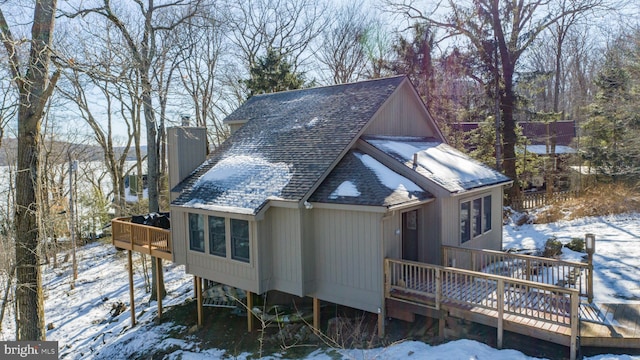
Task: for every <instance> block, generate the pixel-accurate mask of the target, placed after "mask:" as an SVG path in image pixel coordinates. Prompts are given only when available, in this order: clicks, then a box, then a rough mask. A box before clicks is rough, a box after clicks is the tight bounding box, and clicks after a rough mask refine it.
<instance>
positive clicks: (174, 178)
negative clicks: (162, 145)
mask: <svg viewBox="0 0 640 360" xmlns="http://www.w3.org/2000/svg"><path fill="white" fill-rule="evenodd" d="M167 141H168V145H167V149H168V151H167V157H168V161H169V189H172V188H173V187H174V186H176V185H178V183H180V182H181V181H182V180H184V178H186V177H187V175H189V174H191V172H192V171H193V170H195V169H196V168H197V167H198V166H200V164H202V163H203V162H204V161H205V160H206V157H207V129H205V128H191V127H171V128H167ZM174 195H177V194H172V200H173V197H175V196H174Z"/></svg>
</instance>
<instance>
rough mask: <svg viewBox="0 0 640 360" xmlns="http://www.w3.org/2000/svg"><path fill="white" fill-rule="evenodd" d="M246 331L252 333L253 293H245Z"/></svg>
mask: <svg viewBox="0 0 640 360" xmlns="http://www.w3.org/2000/svg"><path fill="white" fill-rule="evenodd" d="M247 329H248V331H249V332H252V331H253V293H252V292H251V291H247Z"/></svg>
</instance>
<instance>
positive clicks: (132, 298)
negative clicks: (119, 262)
mask: <svg viewBox="0 0 640 360" xmlns="http://www.w3.org/2000/svg"><path fill="white" fill-rule="evenodd" d="M127 260H128V262H129V307H131V327H134V326H136V304H135V296H134V294H133V288H134V287H133V258H132V254H131V250H127Z"/></svg>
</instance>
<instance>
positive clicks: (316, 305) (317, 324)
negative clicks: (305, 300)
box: [313, 297, 320, 331]
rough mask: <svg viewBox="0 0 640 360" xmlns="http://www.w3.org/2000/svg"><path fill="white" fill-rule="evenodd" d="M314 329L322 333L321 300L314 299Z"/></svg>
mask: <svg viewBox="0 0 640 360" xmlns="http://www.w3.org/2000/svg"><path fill="white" fill-rule="evenodd" d="M313 328H314V329H316V331H320V299H318V298H317V297H314V298H313Z"/></svg>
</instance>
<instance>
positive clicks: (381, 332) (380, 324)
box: [378, 302, 386, 338]
mask: <svg viewBox="0 0 640 360" xmlns="http://www.w3.org/2000/svg"><path fill="white" fill-rule="evenodd" d="M383 304H384V302H383ZM385 310H386V309H385V305H382V307H379V308H378V337H379V338H383V337H384V336H385V328H384V318H385V317H386V311H385Z"/></svg>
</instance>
